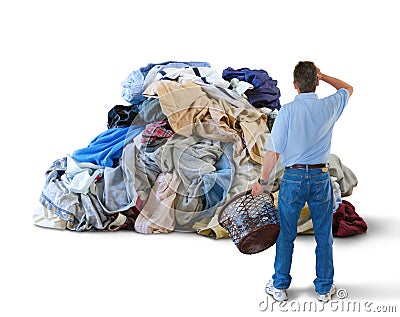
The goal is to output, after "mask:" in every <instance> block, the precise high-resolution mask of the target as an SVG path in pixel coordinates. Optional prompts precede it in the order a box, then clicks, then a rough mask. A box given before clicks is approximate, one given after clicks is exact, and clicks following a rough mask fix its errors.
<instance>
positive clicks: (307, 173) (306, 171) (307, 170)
mask: <svg viewBox="0 0 400 317" xmlns="http://www.w3.org/2000/svg"><path fill="white" fill-rule="evenodd" d="M306 172H307V174H308V164H306Z"/></svg>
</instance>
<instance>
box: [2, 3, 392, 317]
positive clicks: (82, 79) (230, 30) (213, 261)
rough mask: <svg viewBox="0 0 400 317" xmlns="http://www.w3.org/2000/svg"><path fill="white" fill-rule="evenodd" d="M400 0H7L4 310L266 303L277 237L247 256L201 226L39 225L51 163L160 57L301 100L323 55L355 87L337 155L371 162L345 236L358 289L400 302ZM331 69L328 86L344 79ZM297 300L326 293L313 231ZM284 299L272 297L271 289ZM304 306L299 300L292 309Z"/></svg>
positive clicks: (198, 310) (342, 262) (296, 267)
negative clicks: (158, 230) (259, 82)
mask: <svg viewBox="0 0 400 317" xmlns="http://www.w3.org/2000/svg"><path fill="white" fill-rule="evenodd" d="M397 7H398V5H396V1H388V0H381V1H342V0H340V1H330V2H326V1H276V0H275V1H236V0H231V1H217V0H213V1H208V0H203V1H198V2H193V3H192V2H190V1H176V0H170V1H141V2H140V4H139V2H136V1H118V0H114V1H44V0H36V1H18V0H16V1H8V2H7V4H6V2H2V4H1V5H0V32H1V33H0V34H1V43H2V44H1V49H0V54H1V60H0V102H1V119H2V120H1V124H0V126H1V141H2V142H1V143H2V151H1V153H2V154H1V167H2V173H1V183H2V185H3V186H2V190H1V203H2V204H1V221H2V226H1V230H0V234H1V240H0V244H1V258H2V260H1V264H0V265H1V270H0V272H1V273H0V274H1V275H0V276H1V279H0V290H1V293H2V294H1V295H0V311H1V313H0V314H1V315H2V316H17V315H21V314H23V315H25V316H29V315H34V316H70V315H71V316H92V315H97V316H107V315H113V316H116V315H123V316H145V315H161V314H163V315H174V316H186V315H193V316H200V315H202V316H204V315H211V316H216V315H220V316H221V315H235V316H238V315H242V316H253V315H254V316H256V315H257V316H261V315H265V314H267V313H268V312H260V311H259V304H260V302H262V301H265V300H266V298H267V296H266V295H265V293H264V286H265V283H266V282H267V281H268V279H269V278H270V276H271V275H272V273H273V259H274V252H275V251H274V248H271V249H268V250H266V251H264V252H262V253H259V254H256V255H251V256H249V255H244V254H241V253H240V252H239V251H238V250H237V248H236V247H235V245H234V244H233V243H232V241H231V240H228V239H224V240H212V239H209V238H206V237H202V236H199V235H195V234H179V233H173V234H168V235H150V236H146V235H141V234H137V233H133V232H117V233H75V232H70V231H58V230H50V229H43V228H39V227H35V226H34V225H32V221H31V216H32V212H33V210H34V208H35V207H36V205H37V201H38V198H39V195H40V192H41V189H42V186H43V184H44V173H45V171H46V169H47V168H48V167H49V166H50V165H51V163H52V162H53V161H54V160H55V159H57V158H60V157H62V156H64V155H65V154H67V153H72V151H74V150H75V149H78V148H82V147H85V146H86V145H87V144H88V142H89V141H90V140H91V139H93V138H94V137H95V136H97V135H98V134H99V133H100V132H103V131H104V130H105V129H106V122H107V112H108V110H109V109H110V108H111V107H113V106H114V105H116V104H126V103H125V102H124V100H123V99H122V98H121V97H120V94H121V88H122V87H121V81H122V80H123V79H125V77H126V76H127V75H128V74H129V73H130V72H131V71H133V70H135V69H138V68H140V67H142V66H145V65H147V64H148V63H157V62H164V61H169V60H177V61H207V62H209V63H210V64H211V66H212V67H214V68H215V69H216V70H218V71H219V72H221V73H222V70H223V69H225V68H227V67H229V66H231V67H233V68H241V67H249V68H253V69H265V70H267V71H268V73H269V74H270V75H271V76H272V77H273V78H274V79H277V80H278V86H279V88H280V89H281V93H282V98H281V102H282V104H283V103H286V102H288V101H291V100H292V99H293V98H294V96H295V94H296V91H295V90H294V88H293V86H292V71H293V67H294V66H295V64H296V63H297V62H298V61H299V60H312V61H314V62H315V63H316V64H317V65H318V66H319V67H320V69H321V71H322V72H325V73H326V74H328V75H332V76H335V77H338V78H340V79H343V80H345V81H346V82H348V83H350V84H352V85H353V86H354V94H353V96H352V97H351V99H350V102H349V104H348V107H347V109H346V110H345V112H344V113H343V116H342V117H341V119H340V121H339V122H338V123H337V125H336V127H335V131H334V136H333V145H332V153H335V154H337V155H338V156H339V157H340V158H341V160H342V162H343V163H344V164H345V165H347V166H348V167H350V168H351V169H352V170H353V171H354V173H355V174H356V175H357V177H358V180H359V185H358V186H357V187H356V188H355V189H354V193H353V195H352V196H350V197H348V198H347V199H348V200H349V201H350V202H352V203H353V204H354V205H355V206H356V211H357V212H358V213H359V214H360V215H361V216H362V217H363V218H364V219H365V220H366V222H367V223H368V225H369V230H368V233H367V234H366V235H358V236H354V237H349V238H344V239H343V238H342V239H335V243H334V252H335V253H334V255H335V282H336V284H337V286H338V287H339V288H344V289H346V291H347V292H348V294H349V295H348V300H353V301H359V302H360V303H361V304H364V303H365V302H371V303H373V306H369V307H370V308H371V309H375V308H376V306H378V305H396V306H397V311H399V310H400V302H399V298H400V287H399V283H400V274H399V269H398V267H399V260H398V255H397V254H398V250H399V242H400V233H399V227H400V217H399V199H398V196H399V195H398V193H399V186H398V179H399V176H400V175H399V169H398V167H397V164H398V155H397V154H396V151H397V148H398V144H399V141H398V139H399V132H398V131H399V130H398V129H399V111H398V109H399V107H400V104H399V102H398V100H399V98H398V91H399V88H398V87H399V73H400V67H399V60H398V58H399V56H400V51H399V44H398V30H399V29H400V23H399V17H398V10H397ZM333 92H334V90H333V89H332V88H331V87H329V86H328V85H326V84H324V83H321V85H320V86H319V88H318V89H317V93H318V95H319V96H320V97H322V96H326V95H328V94H330V93H333ZM292 276H293V282H292V287H291V289H290V290H289V296H290V299H291V300H294V301H298V302H305V301H313V300H315V295H314V292H313V285H312V281H313V279H314V242H313V237H312V236H300V237H298V239H297V240H296V243H295V252H294V258H293V266H292ZM269 300H270V301H271V299H270V298H269ZM289 310H290V308H289Z"/></svg>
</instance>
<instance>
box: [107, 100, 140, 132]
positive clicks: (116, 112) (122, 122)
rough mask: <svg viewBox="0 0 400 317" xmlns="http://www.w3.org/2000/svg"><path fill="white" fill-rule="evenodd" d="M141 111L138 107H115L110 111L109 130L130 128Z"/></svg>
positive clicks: (108, 116)
mask: <svg viewBox="0 0 400 317" xmlns="http://www.w3.org/2000/svg"><path fill="white" fill-rule="evenodd" d="M138 112H139V109H138V106H137V105H130V106H124V105H115V106H114V107H112V108H111V109H110V110H109V111H108V115H107V118H108V121H107V128H109V129H111V128H126V127H129V126H130V125H131V124H132V122H133V119H135V118H136V115H137V114H138Z"/></svg>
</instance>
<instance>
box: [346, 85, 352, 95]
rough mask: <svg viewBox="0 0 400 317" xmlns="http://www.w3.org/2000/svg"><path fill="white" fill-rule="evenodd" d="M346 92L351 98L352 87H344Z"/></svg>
mask: <svg viewBox="0 0 400 317" xmlns="http://www.w3.org/2000/svg"><path fill="white" fill-rule="evenodd" d="M346 89H347V91H348V92H349V95H350V96H351V95H352V94H353V86H350V85H349V86H348V87H346Z"/></svg>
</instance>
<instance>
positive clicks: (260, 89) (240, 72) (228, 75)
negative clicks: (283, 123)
mask: <svg viewBox="0 0 400 317" xmlns="http://www.w3.org/2000/svg"><path fill="white" fill-rule="evenodd" d="M222 78H223V79H225V80H227V81H231V80H232V79H233V78H237V79H239V80H240V81H245V82H248V83H250V84H252V85H253V87H254V88H253V89H248V90H247V91H246V92H245V95H246V96H247V98H248V99H249V102H250V103H251V104H252V105H253V106H254V107H256V108H262V107H267V108H270V109H272V110H275V109H277V110H279V109H280V108H281V104H280V101H279V98H280V96H281V92H280V90H279V88H278V87H277V84H278V82H277V81H276V80H274V79H272V78H271V77H270V76H269V75H268V73H267V72H266V71H265V70H263V69H260V70H251V69H249V68H240V69H237V70H235V69H233V68H231V67H228V68H226V69H224V70H223V72H222Z"/></svg>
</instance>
